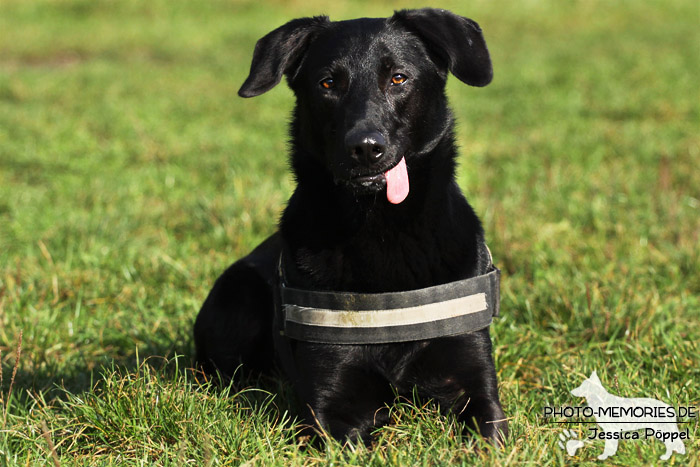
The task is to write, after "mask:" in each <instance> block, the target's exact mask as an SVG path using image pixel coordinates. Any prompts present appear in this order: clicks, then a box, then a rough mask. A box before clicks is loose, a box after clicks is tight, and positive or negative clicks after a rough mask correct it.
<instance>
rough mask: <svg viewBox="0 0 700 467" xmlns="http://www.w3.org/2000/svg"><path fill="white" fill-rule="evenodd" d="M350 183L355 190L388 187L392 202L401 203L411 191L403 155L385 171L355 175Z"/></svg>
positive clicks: (367, 190) (366, 190)
mask: <svg viewBox="0 0 700 467" xmlns="http://www.w3.org/2000/svg"><path fill="white" fill-rule="evenodd" d="M348 183H349V184H351V185H352V186H353V188H354V189H355V191H358V192H367V193H376V192H377V191H380V190H382V189H383V188H384V187H386V198H387V200H388V201H389V202H390V203H392V204H400V203H401V202H403V200H405V199H406V197H407V196H408V192H409V182H408V170H407V168H406V158H404V157H402V158H401V160H399V162H398V163H396V164H394V165H393V166H392V167H390V168H389V169H387V170H385V171H383V172H379V173H376V174H372V175H362V176H359V177H353V178H351V179H350V180H349V182H348Z"/></svg>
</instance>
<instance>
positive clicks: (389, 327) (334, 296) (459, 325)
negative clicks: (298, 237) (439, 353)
mask: <svg viewBox="0 0 700 467" xmlns="http://www.w3.org/2000/svg"><path fill="white" fill-rule="evenodd" d="M499 288H500V271H499V270H498V269H497V268H495V267H493V266H492V269H491V271H490V272H488V273H486V274H483V275H481V276H477V277H472V278H469V279H464V280H460V281H456V282H450V283H448V284H442V285H437V286H433V287H427V288H424V289H418V290H409V291H406V292H390V293H379V294H361V293H349V292H314V291H309V290H301V289H294V288H290V287H285V286H284V285H282V286H281V287H280V292H281V302H282V312H283V315H284V334H285V335H286V336H287V337H290V338H292V339H297V340H302V341H307V342H318V343H329V344H380V343H390V342H407V341H415V340H423V339H432V338H436V337H445V336H453V335H459V334H465V333H468V332H473V331H477V330H479V329H483V328H485V327H487V326H489V325H490V324H491V321H492V317H493V316H498V311H499V302H500V300H499V298H500V297H499V292H500V291H499Z"/></svg>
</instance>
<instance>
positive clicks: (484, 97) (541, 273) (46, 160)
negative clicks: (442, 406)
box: [0, 0, 700, 463]
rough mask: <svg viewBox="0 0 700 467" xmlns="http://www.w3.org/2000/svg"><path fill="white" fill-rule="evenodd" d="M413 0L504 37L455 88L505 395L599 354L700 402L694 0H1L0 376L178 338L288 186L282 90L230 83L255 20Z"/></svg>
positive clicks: (36, 376) (109, 360)
mask: <svg viewBox="0 0 700 467" xmlns="http://www.w3.org/2000/svg"><path fill="white" fill-rule="evenodd" d="M424 6H434V7H440V8H446V9H450V10H452V11H454V12H455V13H458V14H460V15H463V16H467V17H470V18H472V19H474V20H475V21H477V22H478V23H479V24H480V25H481V26H482V28H483V30H484V35H485V38H486V41H487V44H488V46H489V48H490V51H491V54H492V59H493V64H494V72H495V78H494V81H493V83H492V84H491V85H489V86H488V87H486V88H483V89H477V88H469V87H468V86H466V85H464V84H462V83H461V82H459V81H458V80H456V79H454V78H452V79H450V80H449V82H448V94H449V97H450V100H451V103H452V106H453V108H454V111H455V113H456V115H457V121H458V127H457V136H458V143H459V146H460V148H461V158H460V171H459V182H460V185H461V186H462V188H463V189H464V191H465V193H466V195H467V198H468V199H469V201H470V203H471V204H472V205H473V206H474V208H475V210H476V211H477V213H478V214H479V215H480V216H481V218H482V220H483V221H484V226H485V230H486V233H487V240H488V242H489V245H490V247H491V249H492V251H493V253H494V257H495V259H496V262H497V263H498V264H500V265H501V267H502V269H503V270H504V285H503V287H504V288H503V298H502V302H503V308H504V318H502V320H501V321H500V322H499V323H498V324H497V327H496V329H495V331H494V334H495V336H496V337H495V345H496V358H497V365H498V366H499V368H501V371H502V374H501V375H500V378H501V381H502V384H503V387H504V389H503V391H504V398H505V400H506V406H508V410H507V412H509V413H511V414H513V413H514V414H516V415H515V416H516V417H517V416H518V415H517V414H518V413H519V410H523V411H524V412H523V413H522V414H521V415H520V416H522V417H524V419H523V420H525V419H527V417H531V415H529V414H528V408H527V407H528V404H525V405H524V406H522V407H521V408H516V406H517V407H520V405H518V404H517V403H516V401H517V400H518V397H520V396H519V394H521V393H522V390H523V388H544V389H541V390H546V391H550V392H549V393H547V394H549V396H548V397H550V396H551V397H552V398H554V400H555V401H556V400H557V398H561V399H562V400H567V397H569V396H568V395H567V391H565V390H564V388H566V387H568V386H572V384H573V383H570V382H569V381H568V379H567V378H568V376H567V375H568V374H569V373H570V372H571V371H576V372H581V374H582V375H583V374H584V373H585V372H589V370H592V369H596V368H601V367H603V366H604V365H615V363H610V362H611V361H612V362H618V364H619V365H620V366H619V367H615V368H619V369H620V371H622V369H623V367H624V368H632V369H631V370H629V371H630V372H631V373H629V374H637V375H639V378H641V379H640V380H639V381H636V380H635V381H636V382H635V383H634V384H639V385H640V387H643V388H645V390H646V391H647V392H645V393H644V394H645V395H648V396H649V397H652V392H653V391H652V388H654V387H659V385H660V387H664V388H666V387H670V388H671V389H669V390H670V391H671V394H672V395H674V396H677V397H678V398H681V397H682V398H684V400H685V401H686V402H693V401H694V403H698V401H699V400H700V396H699V395H698V390H697V381H698V376H699V373H698V372H699V371H700V370H699V368H700V361H698V355H699V354H700V352H698V347H697V342H698V340H699V339H700V328H699V327H700V319H698V318H700V299H699V298H698V297H699V295H700V259H699V252H698V244H699V243H700V242H699V236H700V170H698V167H700V131H699V129H700V92H699V89H700V86H698V77H699V76H700V28H699V27H698V24H700V7H699V6H698V3H697V2H696V1H693V0H649V1H643V2H642V1H636V0H626V1H625V0H621V1H615V2H612V1H603V0H581V1H575V0H565V1H560V0H556V1H555V0H523V1H518V2H512V1H501V0H496V1H486V0H474V1H470V2H463V1H450V0H444V1H443V0H440V1H438V2H435V3H432V4H430V5H426V4H425V3H421V2H417V1H408V0H407V1H390V2H381V3H380V2H370V1H359V0H358V1H336V2H321V1H317V0H305V1H296V0H292V1H281V0H279V1H272V0H258V1H242V0H240V1H239V0H233V1H223V0H212V1H206V2H191V1H186V0H167V1H166V0H151V1H131V0H0V351H1V352H2V353H1V355H0V360H1V363H2V368H3V369H4V375H5V380H4V383H3V385H2V387H0V390H2V391H4V392H5V393H7V390H8V381H9V379H8V378H9V377H8V375H10V374H11V373H12V370H13V368H16V369H17V379H16V382H15V385H16V387H21V388H23V389H30V390H31V391H38V392H39V393H41V394H46V395H47V396H46V397H47V398H48V399H50V398H51V397H54V393H55V385H56V384H59V385H61V384H62V385H64V386H65V387H66V388H67V389H69V390H71V391H78V392H79V391H86V390H90V388H91V385H92V381H93V379H94V374H93V373H92V372H93V370H99V368H100V367H101V366H102V365H110V364H117V365H124V366H125V367H127V368H133V367H134V366H135V365H136V356H137V355H140V356H141V357H143V356H149V355H155V356H163V357H173V356H174V355H175V354H181V355H185V356H186V357H187V358H189V356H191V351H192V348H191V338H190V333H191V325H192V322H193V320H194V317H195V315H196V313H197V311H198V308H199V306H200V304H201V303H202V301H203V299H204V298H205V296H206V294H207V292H208V290H209V289H210V287H211V285H212V284H213V281H214V280H215V278H216V277H217V276H218V274H219V273H220V272H221V271H223V269H224V268H225V267H226V266H227V265H228V264H230V263H231V262H233V261H234V260H235V259H237V258H239V257H241V256H243V255H244V254H246V253H247V252H248V251H249V250H250V249H251V248H253V247H254V246H255V245H256V244H258V243H259V242H260V241H261V240H263V239H264V238H265V237H266V236H268V235H269V234H270V233H272V232H273V231H274V230H275V226H276V222H277V219H278V217H279V214H280V212H281V209H282V208H283V206H284V204H285V202H286V200H287V198H288V197H289V195H290V193H291V192H292V190H293V188H294V182H293V180H292V178H291V177H290V175H289V173H288V167H287V161H286V139H287V123H288V119H289V114H290V111H291V108H292V106H293V96H292V95H291V93H290V91H289V90H288V89H287V88H286V86H284V85H281V86H278V87H277V88H275V89H273V90H272V91H270V92H268V93H266V94H265V95H262V96H260V97H257V98H255V99H247V100H244V99H241V98H239V97H238V96H237V94H236V92H237V90H238V87H239V86H240V84H241V83H242V82H243V80H244V79H245V77H246V75H247V72H248V70H249V66H250V59H251V56H252V51H253V47H254V45H255V42H256V40H257V39H258V38H260V37H261V36H263V35H264V34H266V33H267V32H269V31H271V30H272V29H274V28H276V27H278V26H280V25H281V24H283V23H285V22H287V21H289V20H291V19H293V18H296V17H300V16H310V15H318V14H328V15H329V16H330V17H331V19H333V20H341V19H350V18H355V17H361V16H390V15H391V14H392V12H393V10H395V9H400V8H413V7H424ZM20 333H23V345H22V352H21V358H20V360H19V363H17V364H16V361H17V360H16V348H17V345H18V342H19V336H20ZM582 346H583V347H585V348H586V349H587V350H586V351H585V352H583V354H582V350H581V349H582V348H583V347H582ZM586 352H587V353H586ZM669 354H670V355H671V356H670V357H666V355H669ZM661 355H663V356H664V357H663V358H665V359H666V358H668V359H669V360H666V361H665V362H661V361H657V360H656V356H661ZM523 359H524V360H523ZM524 362H525V363H524ZM623 363H624V365H623ZM615 368H612V369H610V372H611V373H610V374H609V375H608V376H609V377H610V378H612V374H613V373H614V372H615ZM562 369H564V370H566V371H564V370H562ZM642 370H643V371H642ZM567 372H568V373H567ZM599 373H600V372H599ZM585 374H588V373H585ZM687 381H692V382H693V386H694V387H695V389H692V390H691V389H690V388H688V389H687V390H682V388H683V387H686V382H687ZM572 387H573V386H572ZM674 388H675V389H674ZM674 391H676V392H675V393H674ZM647 393H648V394H647ZM27 400H28V399H27ZM26 404H29V402H27V403H26ZM28 407H29V405H24V406H21V404H20V408H19V409H17V410H19V412H18V413H24V412H23V411H26V410H29V409H28ZM22 416H25V415H22ZM26 417H27V418H26V419H25V420H29V419H30V418H31V417H30V415H26ZM521 421H522V420H521ZM532 423H533V422H532V420H530V424H532ZM0 463H1V462H0Z"/></svg>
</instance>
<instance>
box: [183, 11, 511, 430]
mask: <svg viewBox="0 0 700 467" xmlns="http://www.w3.org/2000/svg"><path fill="white" fill-rule="evenodd" d="M448 71H450V72H452V74H454V75H455V76H456V77H457V78H459V79H460V80H461V81H463V82H465V83H467V84H470V85H473V86H484V85H486V84H488V83H489V82H490V81H491V77H492V71H491V62H490V58H489V54H488V50H487V48H486V44H485V42H484V39H483V37H482V34H481V29H480V28H479V26H478V25H477V24H476V23H475V22H473V21H471V20H469V19H467V18H463V17H460V16H457V15H454V14H452V13H450V12H448V11H444V10H434V9H423V10H404V11H399V12H396V13H395V14H394V16H392V17H391V18H379V19H367V18H363V19H357V20H352V21H341V22H330V21H329V20H328V19H327V18H325V17H316V18H302V19H296V20H293V21H291V22H289V23H287V24H285V25H284V26H282V27H280V28H278V29H276V30H275V31H272V32H271V33H269V34H268V35H266V36H265V37H263V38H262V39H260V41H258V44H257V45H256V47H255V53H254V56H253V63H252V66H251V71H250V75H249V77H248V79H247V80H246V82H245V83H244V84H243V86H242V87H241V89H240V91H239V94H240V95H241V96H243V97H253V96H257V95H259V94H262V93H264V92H266V91H268V90H269V89H271V88H272V87H274V86H275V85H276V84H278V83H279V82H280V80H281V79H282V76H283V75H286V76H287V79H288V83H289V86H290V87H291V89H292V90H293V91H294V93H295V95H296V108H295V110H294V114H293V120H292V124H291V165H292V168H293V171H294V175H295V176H296V180H297V188H296V190H295V192H294V194H293V195H292V197H291V199H290V200H289V204H288V206H287V208H286V209H285V211H284V214H283V216H282V219H281V222H280V229H279V233H277V234H275V235H273V236H272V237H270V238H269V239H268V240H267V241H266V242H264V243H263V244H261V245H260V246H259V247H258V248H257V249H255V250H254V251H253V252H252V253H251V254H250V255H249V256H247V257H246V258H243V259H241V260H240V261H238V262H236V263H234V264H233V265H232V266H231V267H230V268H229V269H228V270H227V271H226V272H225V273H224V274H223V275H222V276H221V277H220V278H219V279H218V280H217V282H216V284H215V285H214V288H213V290H212V291H211V293H210V294H209V297H208V298H207V300H206V302H205V303H204V306H203V307H202V310H201V311H200V313H199V316H198V317H197V321H196V323H195V330H194V333H195V342H196V347H197V349H196V350H197V361H198V364H199V365H200V367H201V368H202V369H203V370H204V371H205V372H208V373H213V372H215V371H219V372H221V373H223V374H227V375H232V374H233V373H234V371H235V370H236V368H237V367H238V366H239V364H241V363H242V364H243V368H247V369H249V370H254V371H260V372H267V371H269V370H271V369H272V368H273V366H274V365H275V360H276V356H275V353H276V352H281V351H285V349H280V348H277V349H275V348H274V344H273V336H272V334H273V328H272V316H273V292H272V291H273V287H275V286H276V277H277V262H278V260H279V257H280V253H281V252H282V251H283V252H284V254H283V261H284V268H285V270H286V279H287V282H288V283H289V285H291V286H294V287H297V288H306V289H312V290H319V291H321V290H323V291H351V292H368V293H374V292H393V291H402V290H409V289H417V288H422V287H428V286H433V285H437V284H442V283H446V282H451V281H455V280H459V279H464V278H468V277H472V276H475V275H479V274H483V273H485V272H486V268H487V267H488V265H489V254H488V252H487V249H486V246H485V243H484V235H483V231H482V228H481V224H480V222H479V219H478V218H477V216H476V215H475V214H474V211H473V210H472V208H471V207H470V205H469V204H468V203H467V201H466V199H465V198H464V196H463V195H462V193H461V191H460V189H459V188H458V186H457V184H456V182H455V179H454V177H455V158H456V155H457V153H456V149H455V143H454V136H453V118H452V115H451V113H450V110H449V108H448V106H447V100H446V97H445V92H444V87H445V82H446V80H447V74H448ZM392 80H393V81H392ZM402 157H405V160H406V163H407V166H408V176H409V181H410V193H409V195H408V197H407V198H406V199H405V201H403V202H401V203H399V204H392V203H389V202H388V201H387V197H386V195H385V191H386V180H385V178H384V176H383V175H382V174H383V173H384V172H385V171H387V170H388V169H390V168H391V167H393V166H396V164H397V163H398V162H399V161H400V159H401V158H402ZM290 344H291V345H290V346H288V347H286V348H287V349H289V350H290V351H291V359H292V360H293V362H294V364H295V366H296V378H294V379H295V381H294V384H295V387H296V389H297V392H298V394H299V396H300V398H301V400H302V402H303V403H304V405H306V406H307V407H308V412H307V414H306V415H307V419H308V420H309V421H310V422H315V423H318V424H320V425H321V426H322V427H323V428H324V429H325V430H326V431H328V432H330V433H331V434H332V435H333V436H334V437H336V438H340V439H342V438H346V437H349V438H351V439H358V438H359V439H363V440H367V439H368V438H369V435H370V433H371V431H372V430H373V428H374V427H375V426H378V425H382V424H385V423H387V421H388V414H387V411H385V410H379V409H381V408H383V407H385V405H386V404H387V403H391V402H392V401H393V399H394V397H395V393H396V392H397V393H398V394H403V395H409V396H410V395H411V393H412V391H413V389H414V388H417V391H418V394H419V395H421V396H423V397H426V398H432V399H434V400H435V401H437V402H438V403H439V404H440V406H441V407H442V408H444V409H446V410H452V411H454V412H455V413H456V414H457V417H458V418H459V419H460V420H463V421H465V422H467V423H468V424H469V425H470V426H472V427H475V428H476V429H477V430H478V431H479V432H480V433H481V434H482V435H483V436H484V437H487V438H489V439H491V440H493V441H495V442H498V443H501V442H502V441H503V440H504V438H505V436H506V433H507V422H506V421H505V416H504V414H503V410H502V409H501V404H500V402H499V399H498V390H497V381H496V372H495V369H494V365H493V359H492V356H491V340H490V337H489V330H488V328H487V329H483V330H481V331H477V332H473V333H470V334H465V335H460V336H456V337H444V338H439V339H433V340H425V341H418V342H406V343H399V344H374V345H328V344H314V343H308V342H300V341H292V342H291V343H290Z"/></svg>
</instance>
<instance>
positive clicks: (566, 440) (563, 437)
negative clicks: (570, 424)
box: [557, 430, 584, 456]
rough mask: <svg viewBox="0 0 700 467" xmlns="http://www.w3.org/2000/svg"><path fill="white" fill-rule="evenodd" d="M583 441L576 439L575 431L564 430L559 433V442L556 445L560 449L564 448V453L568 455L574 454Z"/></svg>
mask: <svg viewBox="0 0 700 467" xmlns="http://www.w3.org/2000/svg"><path fill="white" fill-rule="evenodd" d="M583 444H584V443H583V441H581V440H580V439H578V437H577V436H576V433H575V432H573V431H572V430H564V431H563V432H562V433H560V434H559V442H558V443H557V445H558V446H559V448H560V449H566V453H567V454H568V455H570V456H575V455H576V451H578V450H579V449H581V448H582V447H583Z"/></svg>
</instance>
